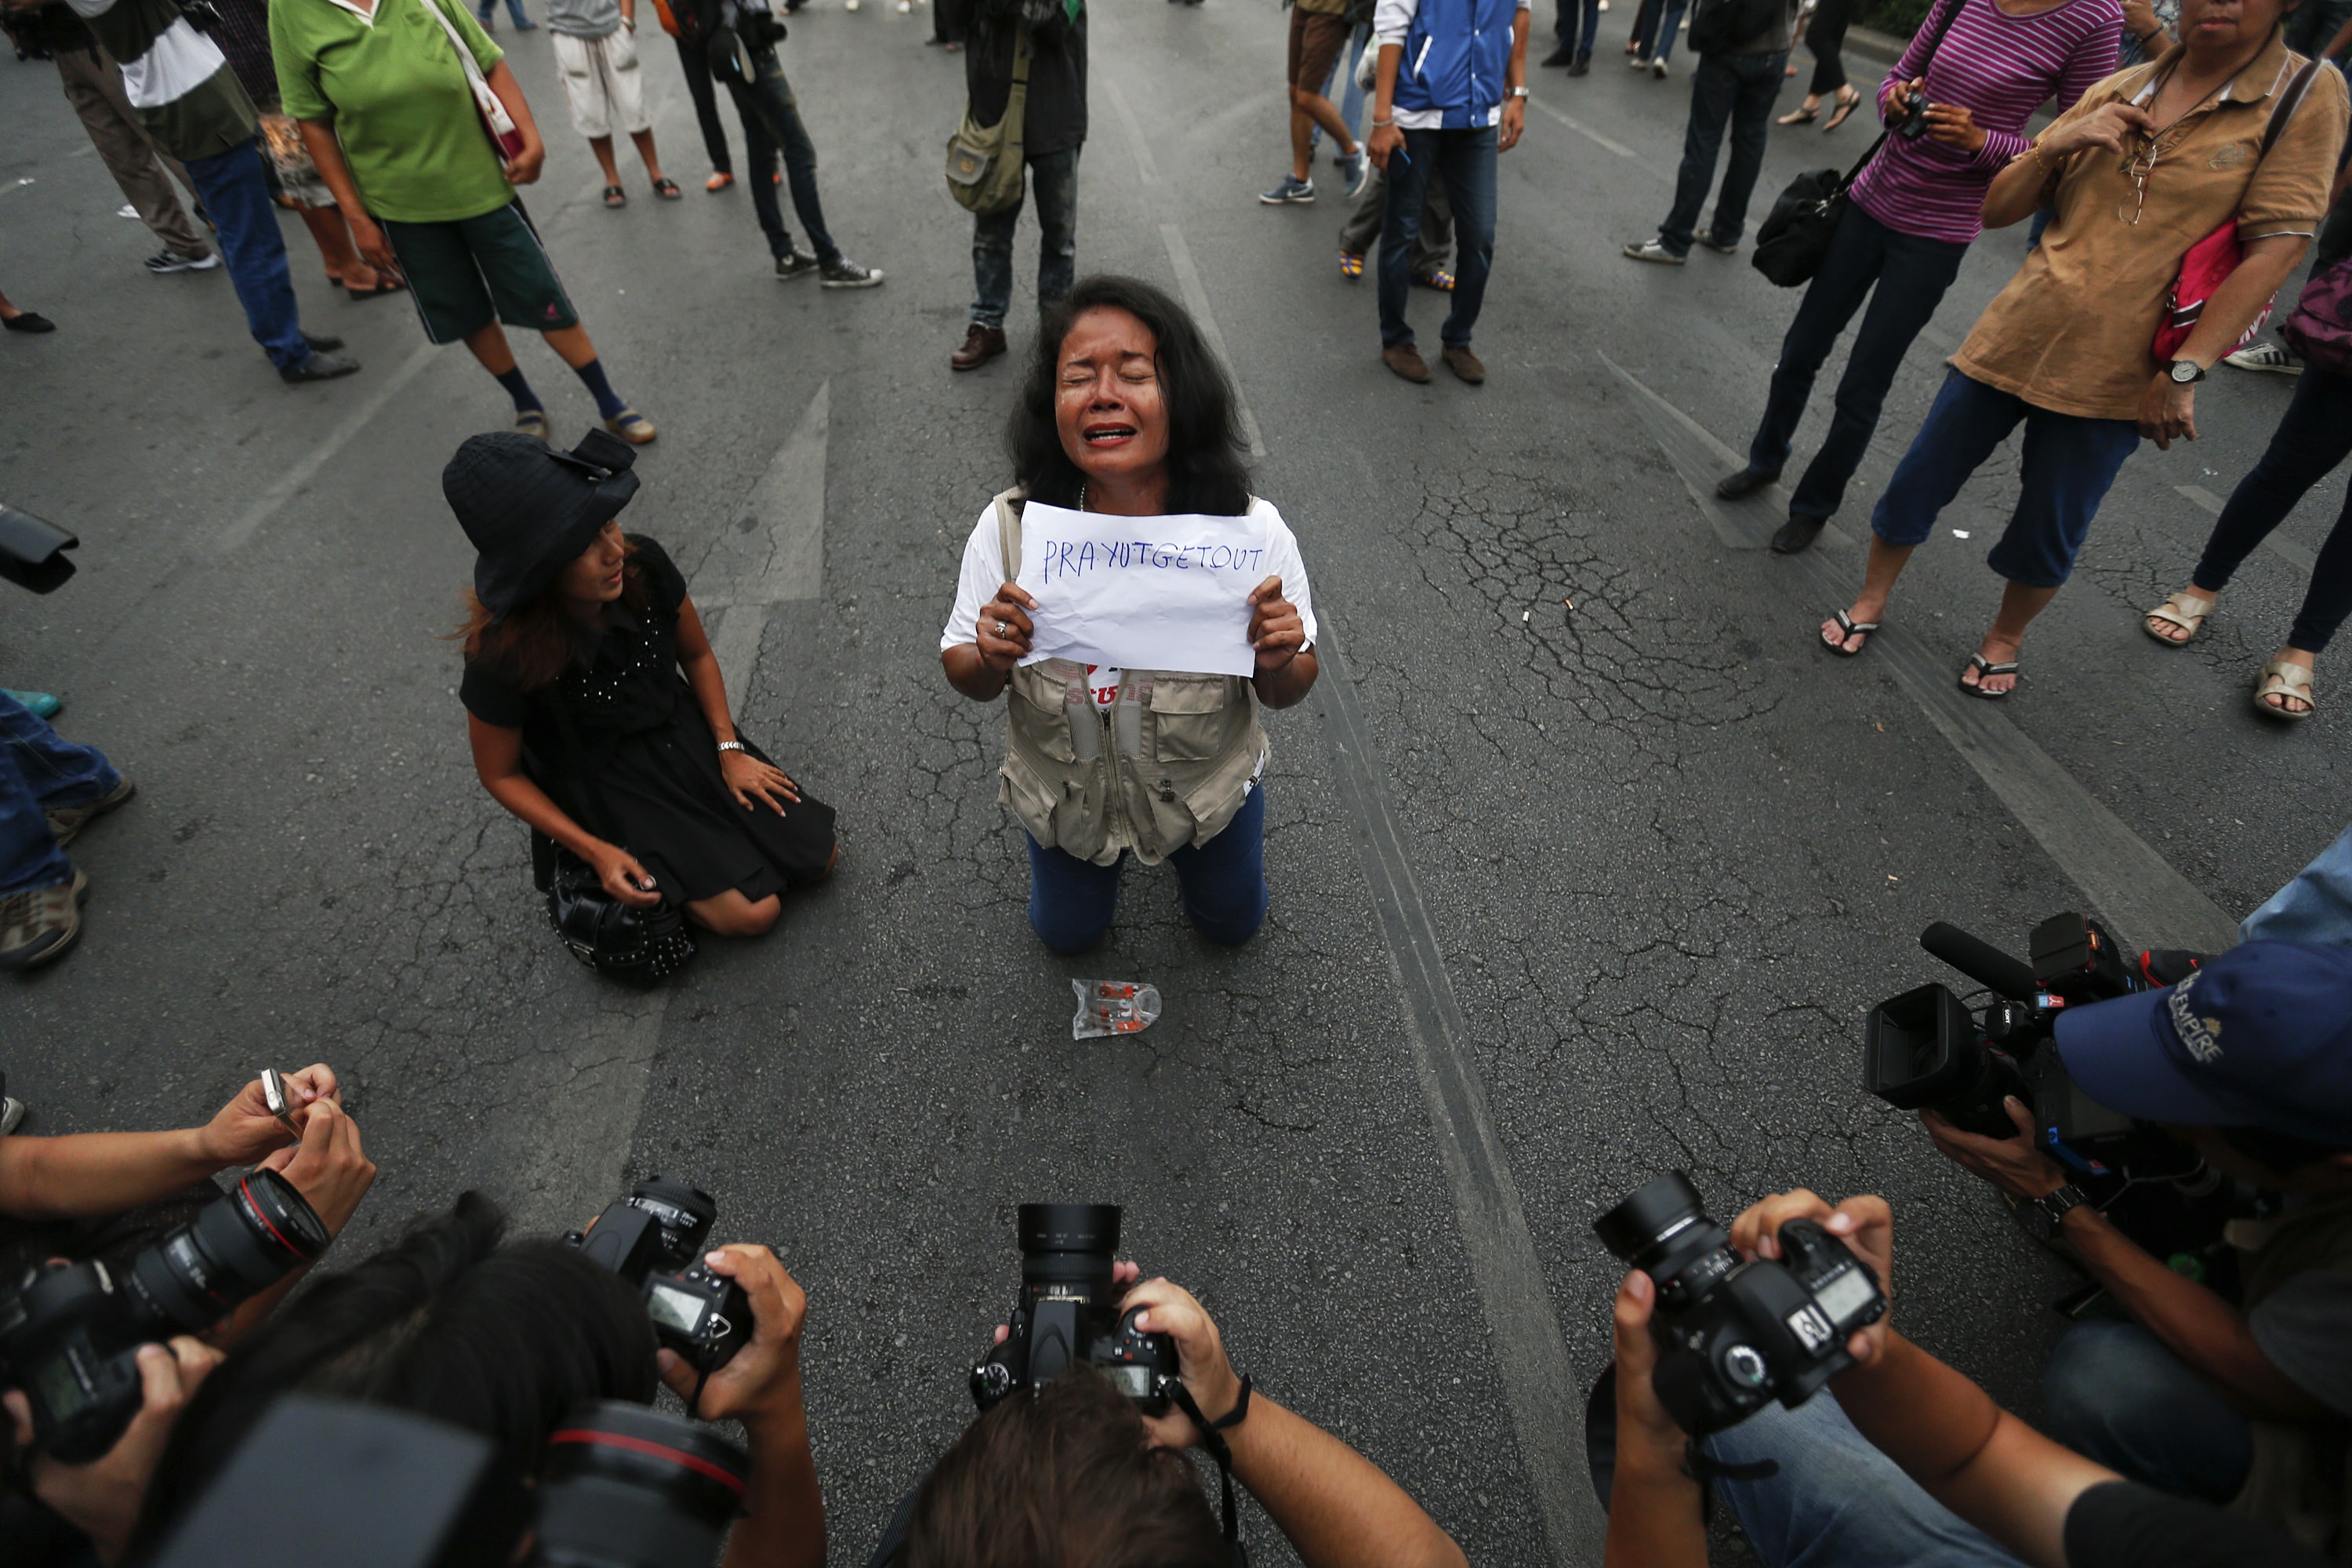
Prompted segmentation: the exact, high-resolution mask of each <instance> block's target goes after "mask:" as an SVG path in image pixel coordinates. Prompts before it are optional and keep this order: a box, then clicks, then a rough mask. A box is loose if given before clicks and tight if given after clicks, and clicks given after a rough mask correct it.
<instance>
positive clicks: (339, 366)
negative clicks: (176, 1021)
mask: <svg viewBox="0 0 2352 1568" xmlns="http://www.w3.org/2000/svg"><path fill="white" fill-rule="evenodd" d="M359 368H360V362H359V361H357V360H355V359H353V358H352V356H351V355H349V354H332V353H329V354H319V353H314V354H312V355H311V356H310V358H309V359H306V360H304V361H303V362H302V363H300V364H295V365H289V366H287V367H286V368H285V369H284V370H281V371H279V372H278V380H280V381H283V382H284V383H286V384H288V385H289V386H299V385H301V384H303V383H304V382H309V381H332V380H334V379H335V378H336V377H337V376H342V375H349V374H352V372H353V371H355V370H357V369H359Z"/></svg>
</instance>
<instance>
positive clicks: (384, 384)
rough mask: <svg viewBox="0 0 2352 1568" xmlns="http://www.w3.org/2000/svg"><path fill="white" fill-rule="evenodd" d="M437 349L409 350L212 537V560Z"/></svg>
mask: <svg viewBox="0 0 2352 1568" xmlns="http://www.w3.org/2000/svg"><path fill="white" fill-rule="evenodd" d="M438 352H439V351H438V350H436V348H435V347H434V346H433V345H432V344H431V343H419V344H418V345H417V346H416V347H415V349H412V350H411V351H409V355H408V357H407V358H406V359H404V360H403V361H401V362H400V363H399V364H398V365H396V366H394V369H393V372H392V374H390V375H387V376H384V377H383V378H381V379H380V380H378V381H377V383H376V384H375V386H374V387H373V389H372V390H371V391H370V392H369V393H368V395H367V397H366V399H365V400H364V401H362V403H361V404H360V405H359V406H358V407H357V408H354V409H352V412H351V415H350V416H349V417H348V418H346V419H345V420H344V421H343V422H342V423H341V425H338V426H335V427H334V428H333V429H332V430H331V431H329V432H328V433H327V437H326V439H325V440H323V441H320V443H319V444H318V445H317V446H316V447H311V448H310V453H309V455H308V456H306V457H304V458H301V459H300V460H299V461H298V462H296V463H295V464H294V466H293V467H292V468H288V469H287V470H286V471H285V472H284V473H282V474H280V475H278V479H277V480H276V482H275V483H273V484H271V485H270V487H269V488H268V489H266V490H264V491H262V492H261V494H260V495H259V496H257V498H255V500H254V503H253V504H252V505H251V506H249V507H247V508H246V509H245V510H244V511H242V512H240V513H238V514H237V516H236V519H235V520H234V521H231V522H230V523H229V525H228V526H227V527H226V528H224V529H222V530H221V531H220V532H218V533H216V534H215V535H214V536H213V544H212V557H213V559H214V560H215V561H217V560H219V559H221V558H222V557H223V556H226V555H231V554H234V553H235V552H236V550H237V549H238V547H239V546H241V545H243V544H244V543H245V542H246V541H247V540H248V539H251V538H252V537H253V536H254V534H255V533H256V532H257V531H259V529H260V527H261V525H262V524H263V523H265V522H268V521H269V520H270V519H271V518H273V517H275V516H277V515H278V508H280V507H282V506H284V505H285V504H286V503H287V502H288V501H289V500H293V499H294V498H295V497H296V496H298V495H299V494H300V493H301V492H302V489H303V488H304V487H305V486H307V485H309V484H310V481H311V480H312V479H316V478H317V477H318V475H319V470H320V468H325V467H326V466H327V465H328V464H329V463H330V462H331V461H333V460H334V458H335V457H336V456H337V455H338V454H339V453H341V451H342V449H343V448H344V447H347V446H349V445H350V444H351V441H352V437H354V436H357V435H358V434H359V433H360V432H361V431H362V430H364V429H366V428H367V427H368V426H370V425H372V424H373V423H374V421H375V416H377V415H379V414H381V413H383V405H385V404H387V403H390V402H391V401H392V400H393V399H394V397H397V396H398V395H400V391H401V388H403V387H404V386H406V385H407V384H409V383H410V382H412V381H414V380H415V379H416V375H417V373H418V372H419V371H421V370H423V369H424V368H425V366H426V365H428V364H430V363H433V356H434V355H435V354H436V353H438ZM362 374H365V373H364V372H362Z"/></svg>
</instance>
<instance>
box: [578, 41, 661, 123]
mask: <svg viewBox="0 0 2352 1568" xmlns="http://www.w3.org/2000/svg"><path fill="white" fill-rule="evenodd" d="M555 67H556V69H558V70H560V71H562V73H563V96H564V97H565V98H566V99H567V100H570V101H571V104H572V129H573V130H574V131H577V132H580V134H581V135H583V136H590V137H595V136H610V135H611V134H613V132H614V129H615V128H616V127H617V128H618V129H620V130H622V131H625V132H628V133H629V134H630V135H632V136H635V134H636V133H637V132H640V131H651V130H652V129H653V128H654V121H653V117H652V116H651V115H649V114H647V113H646V81H645V72H643V71H641V70H639V69H638V68H637V36H636V34H635V33H634V32H632V31H630V30H629V29H628V28H627V27H625V26H623V27H615V28H614V29H613V30H612V31H611V32H609V33H607V34H605V35H604V37H601V38H575V37H572V35H571V34H569V33H558V34H556V35H555Z"/></svg>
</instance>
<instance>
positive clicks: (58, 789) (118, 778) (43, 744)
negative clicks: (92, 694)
mask: <svg viewBox="0 0 2352 1568" xmlns="http://www.w3.org/2000/svg"><path fill="white" fill-rule="evenodd" d="M121 782H122V775H121V773H116V772H115V771H114V766H113V764H112V763H109V762H108V761H107V760H106V755H105V753H104V752H100V750H99V749H98V748H97V747H95V746H77V745H75V744H74V743H73V742H71V741H68V740H66V739H65V738H63V737H62V736H60V735H59V734H58V732H57V731H55V730H52V729H50V728H49V727H48V725H47V723H45V722H43V721H41V720H39V719H37V718H35V717H34V716H33V710H31V709H29V708H27V707H26V706H25V705H24V704H23V703H21V702H19V701H17V700H16V699H15V698H13V697H11V696H9V695H7V694H6V693H5V692H0V898H7V897H10V896H12V895H14V894H16V893H29V892H31V891H33V890H34V889H37V888H54V887H57V886H58V885H59V884H60V883H64V882H70V881H72V880H73V874H74V868H73V862H72V861H70V860H68V859H67V858H66V853H65V851H64V850H62V849H60V848H58V840H57V837H56V835H54V834H52V833H51V832H50V831H49V823H48V818H47V817H46V816H42V815H41V813H42V812H43V811H44V810H50V811H54V810H57V809H58V808H59V807H61V806H68V805H89V803H90V802H91V801H94V800H96V799H98V798H99V797H100V795H110V794H111V793H113V791H114V788H115V786H116V785H118V784H121Z"/></svg>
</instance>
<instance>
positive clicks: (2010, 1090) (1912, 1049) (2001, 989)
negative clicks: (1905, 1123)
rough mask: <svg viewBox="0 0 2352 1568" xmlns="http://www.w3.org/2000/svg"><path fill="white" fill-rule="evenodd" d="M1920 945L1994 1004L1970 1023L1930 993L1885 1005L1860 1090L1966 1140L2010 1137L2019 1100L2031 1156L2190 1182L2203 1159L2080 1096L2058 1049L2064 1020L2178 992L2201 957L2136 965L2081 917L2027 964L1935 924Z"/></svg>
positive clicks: (2087, 1169) (2058, 926)
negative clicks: (1968, 1136)
mask: <svg viewBox="0 0 2352 1568" xmlns="http://www.w3.org/2000/svg"><path fill="white" fill-rule="evenodd" d="M1919 945H1920V946H1921V947H1923V948H1925V949H1927V952H1930V953H1932V954H1933V955H1935V956H1936V957H1937V958H1940V959H1942V960H1943V961H1944V962H1945V963H1948V964H1950V965H1951V966H1952V967H1953V968H1955V969H1957V970H1958V971H1959V972H1960V973H1963V974H1965V975H1967V976H1969V978H1970V979H1971V980H1974V981H1976V982H1977V983H1978V984H1980V985H1982V986H1984V987H1985V988H1986V989H1987V990H1989V991H1990V992H1991V993H1992V996H1991V999H1990V1001H1988V1002H1987V1003H1986V1005H1984V1006H1983V1008H1981V1009H1980V1010H1977V1011H1971V1010H1970V1009H1969V1006H1968V1005H1966V1004H1965V1003H1963V1002H1962V1001H1961V1000H1960V998H1959V997H1958V996H1956V995H1954V994H1952V992H1951V990H1950V989H1949V988H1948V987H1947V986H1944V985H1941V984H1934V983H1930V984H1926V985H1922V986H1920V987H1918V988H1917V989H1916V990H1913V991H1906V992H1905V993H1904V994H1901V995H1900V996H1890V997H1888V998H1887V999H1886V1000H1885V1001H1884V1002H1881V1003H1880V1004H1879V1005H1877V1006H1875V1007H1873V1008H1872V1009H1871V1010H1870V1017H1869V1019H1868V1021H1867V1022H1866V1023H1865V1024H1864V1026H1863V1047H1862V1051H1863V1069H1862V1071H1863V1087H1864V1088H1865V1089H1868V1090H1869V1091H1870V1092H1871V1093H1873V1094H1874V1095H1876V1096H1877V1097H1878V1098H1879V1099H1881V1100H1885V1101H1886V1103H1887V1104H1889V1105H1892V1106H1895V1107H1896V1108H1897V1109H1899V1110H1932V1111H1934V1112H1936V1113H1937V1115H1938V1116H1941V1117H1943V1118H1944V1119H1945V1120H1946V1121H1949V1122H1951V1123H1952V1125H1954V1126H1955V1127H1958V1128H1960V1129H1961V1130H1962V1131H1969V1132H1976V1133H1981V1134H1982V1135H1984V1136H1986V1137H1988V1138H2010V1137H2014V1136H2015V1135H2016V1132H2017V1127H2016V1124H2015V1123H2014V1122H2012V1121H2011V1120H2010V1118H2009V1113H2008V1111H2007V1110H2004V1109H2003V1108H2002V1105H2001V1101H2002V1100H2003V1099H2004V1098H2005V1097H2007V1096H2010V1095H2015V1096H2016V1097H2017V1098H2018V1099H2019V1100H2022V1101H2023V1102H2024V1103H2025V1104H2026V1105H2027V1106H2029V1107H2030V1108H2032V1112H2033V1130H2034V1131H2033V1139H2034V1142H2035V1144H2036V1145H2037V1146H2038V1147H2040V1148H2042V1149H2043V1150H2045V1151H2047V1152H2049V1153H2050V1154H2051V1155H2052V1156H2053V1158H2055V1159H2057V1160H2058V1161H2060V1162H2061V1163H2063V1164H2065V1165H2067V1166H2069V1167H2071V1168H2072V1169H2074V1171H2077V1172H2079V1173H2083V1174H2084V1175H2088V1176H2106V1175H2116V1174H2121V1175H2126V1176H2134V1175H2136V1176H2138V1177H2141V1178H2166V1177H2179V1176H2185V1175H2188V1174H2189V1173H2192V1172H2194V1171H2195V1170H2196V1168H2197V1163H2198V1162H2197V1159H2196V1156H2195V1155H2194V1154H2192V1153H2190V1152H2189V1150H2188V1149H2187V1148H2186V1147H2185V1146H2184V1145H2182V1144H2181V1143H2180V1142H2178V1141H2177V1140H2175V1139H2173V1138H2171V1137H2169V1136H2168V1135H2167V1134H2166V1133H2164V1132H2163V1131H2160V1130H2159V1129H2158V1128H2156V1127H2154V1126H2153V1125H2151V1124H2149V1123H2147V1122H2144V1121H2137V1119H2135V1118H2132V1117H2128V1116H2125V1115H2122V1114H2120V1113H2118V1112H2116V1111H2113V1110H2108V1109H2107V1108H2106V1107H2105V1106H2103V1105H2101V1104H2099V1103H2098V1102H2097V1101H2096V1100H2093V1099H2091V1098H2090V1097H2089V1096H2088V1095H2085V1094H2084V1093H2083V1091H2082V1090H2081V1089H2078V1088H2076V1087H2075V1084H2074V1079H2072V1078H2070V1077H2068V1076H2067V1072H2066V1068H2065V1064H2064V1063H2063V1062H2062V1061H2061V1060H2060V1059H2059V1056H2058V1052H2057V1050H2056V1048H2055V1047H2053V1046H2052V1044H2051V1034H2052V1031H2053V1029H2054V1028H2055V1026H2056V1024H2057V1020H2058V1016H2059V1015H2060V1014H2061V1013H2063V1011H2064V1010H2065V1009H2066V1008H2068V1007H2080V1006H2085V1005H2089V1004H2091V1003H2094V1002H2104V1001H2106V1000H2108V999H2110V998H2112V997H2116V996H2128V995H2130V994H2133V993H2134V992H2138V991H2146V990H2149V989H2151V988H2153V987H2158V986H2164V985H2169V984H2173V983H2174V982H2175V981H2178V980H2180V979H2182V978H2184V977H2185V976H2187V975H2188V974H2189V973H2191V972H2192V971H2193V970H2195V968H2196V967H2197V964H2198V963H2199V959H2198V958H2197V956H2196V955H2194V954H2191V953H2187V952H2179V951H2176V950H2172V949H2165V948H2158V949H2152V950H2150V951H2148V952H2143V953H2141V954H2140V955H2139V956H2138V957H2137V959H2129V958H2126V955H2125V949H2124V948H2123V946H2122V945H2121V944H2120V943H2118V942H2116V939H2115V938H2114V937H2113V936H2111V935H2109V934H2108V932H2107V931H2106V928H2105V927H2104V926H2102V925H2100V924H2099V922H2098V921H2095V920H2091V919H2089V918H2088V917H2086V916H2084V915H2080V914H2074V913H2072V912H2069V913H2066V914H2059V915H2053V916H2051V917H2050V918H2049V919H2048V920H2046V921H2042V923H2041V924H2040V925H2038V926H2036V927H2034V928H2033V932H2032V936H2031V937H2030V938H2029V939H2028V942H2027V951H2028V952H2029V953H2030V954H2031V958H2032V961H2031V963H2020V962H2018V960H2017V959H2015V958H2014V957H2012V956H2011V955H2010V954H2008V953H2006V952H2001V951H2000V949H1999V948H1996V947H1993V946H1991V945H1990V943H1987V942H1980V941H1979V940H1978V939H1977V938H1975V937H1973V936H1970V935H1969V933H1968V932H1966V931H1961V930H1960V929H1959V928H1958V927H1957V926H1951V925H1947V924H1945V923H1944V922H1943V921H1937V922H1936V923H1935V924H1934V925H1931V926H1929V927H1928V928H1927V930H1926V931H1922V932H1921V933H1920V936H1919Z"/></svg>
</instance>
